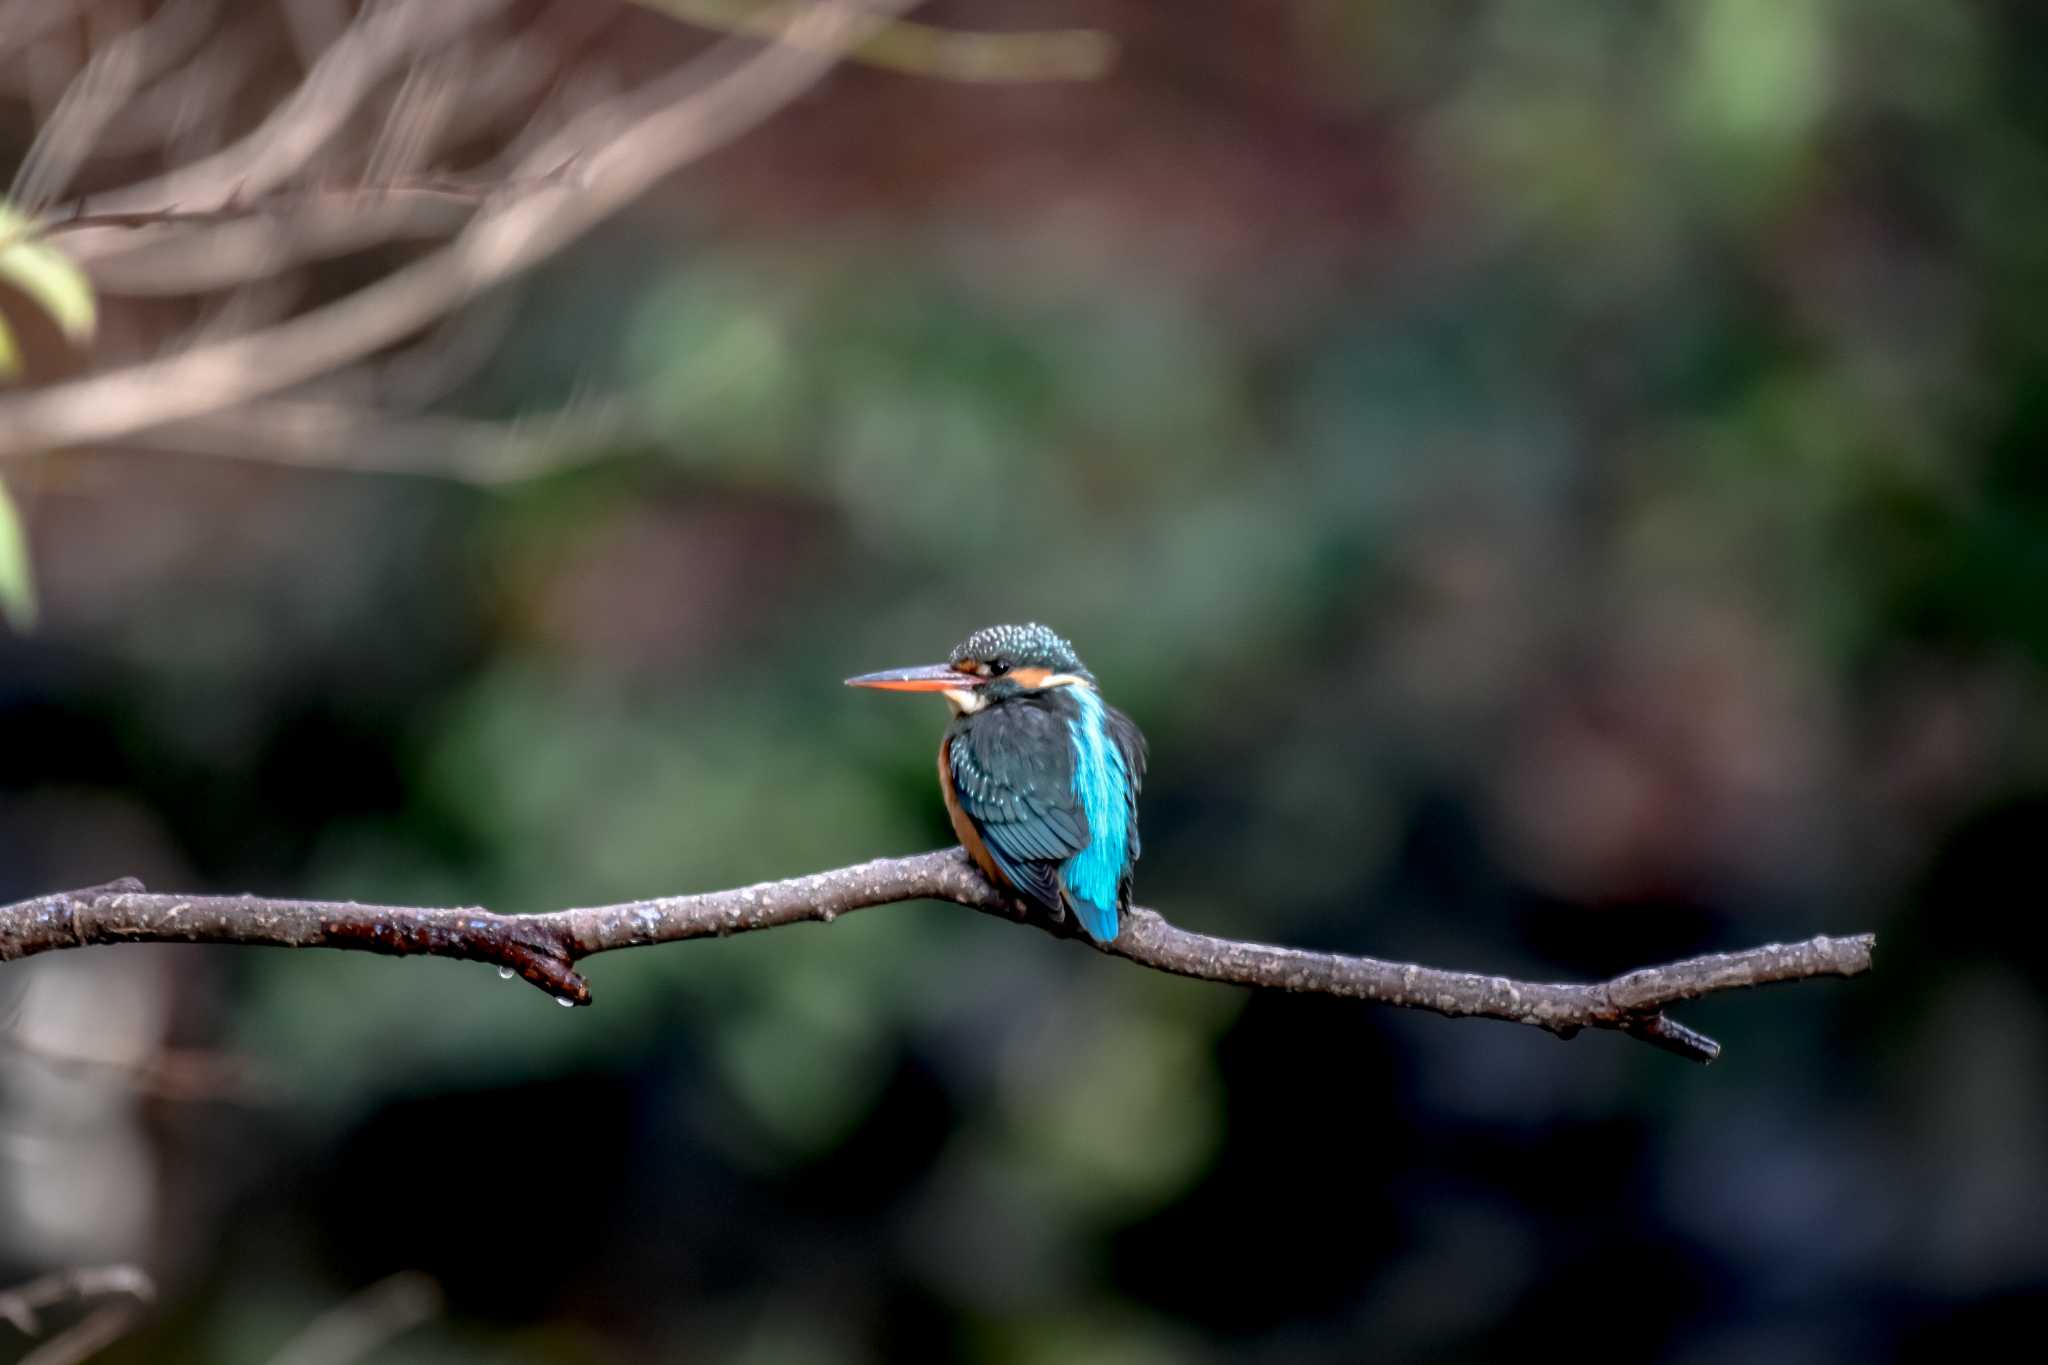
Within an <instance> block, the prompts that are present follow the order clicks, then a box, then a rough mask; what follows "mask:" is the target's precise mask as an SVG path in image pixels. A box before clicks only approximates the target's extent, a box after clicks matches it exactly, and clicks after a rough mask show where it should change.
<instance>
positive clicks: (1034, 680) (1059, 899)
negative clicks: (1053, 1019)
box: [846, 623, 1145, 943]
mask: <svg viewBox="0 0 2048 1365" xmlns="http://www.w3.org/2000/svg"><path fill="white" fill-rule="evenodd" d="M846 685H847V686H848V687H879V688H883V689H885V690H888V691H892V692H937V693H939V694H940V695H942V696H944V697H945V699H946V701H947V703H948V704H949V705H950V706H951V707H952V710H953V719H952V720H951V722H950V723H948V724H947V726H946V733H945V737H944V738H943V739H941V740H940V741H939V790H940V791H941V792H942V793H944V795H945V798H946V814H947V815H948V816H949V817H951V819H952V821H953V833H954V834H955V835H956V836H957V837H958V838H959V840H960V842H961V843H962V844H963V845H965V846H966V848H967V852H968V853H969V854H970V855H971V856H972V857H973V859H974V861H975V863H976V865H977V866H979V867H980V868H981V870H982V873H983V875H985V876H986V877H987V878H988V879H989V880H990V881H991V882H993V883H995V885H996V886H998V887H999V888H1002V889H1003V890H1006V891H1009V892H1011V893H1012V894H1015V895H1017V896H1020V897H1022V898H1023V899H1025V900H1026V901H1028V902H1030V903H1031V904H1033V905H1036V906H1037V907H1039V908H1040V909H1042V910H1044V911H1045V912H1047V913H1048V914H1050V915H1051V916H1052V917H1053V918H1054V919H1056V920H1058V919H1063V918H1064V917H1065V915H1066V914H1067V912H1069V911H1071V912H1072V913H1073V915H1074V918H1075V919H1076V920H1077V921H1079V922H1080V925H1081V927H1082V928H1083V929H1084V930H1086V931H1087V933H1088V936H1089V937H1090V938H1092V939H1094V940H1095V941H1096V942H1097V943H1108V942H1110V941H1111V940H1113V939H1115V938H1116V931H1117V917H1118V916H1119V914H1121V913H1122V911H1124V910H1125V909H1126V908H1128V907H1129V905H1130V901H1131V865H1132V864H1133V863H1135V862H1137V861H1138V787H1139V784H1140V783H1142V782H1143V781H1144V778H1145V736H1144V735H1142V734H1141V733H1139V731H1138V727H1137V725H1135V724H1134V723H1133V722H1132V720H1131V718H1130V717H1129V716H1127V715H1125V714H1124V713H1123V712H1121V711H1119V710H1117V709H1116V708H1115V707H1114V706H1111V705H1110V704H1109V703H1108V702H1105V701H1104V700H1103V699H1102V694H1101V693H1100V692H1099V691H1098V690H1097V689H1096V686H1095V675H1094V674H1093V673H1090V672H1089V671H1088V670H1087V669H1086V668H1084V667H1083V666H1082V664H1081V659H1080V656H1079V655H1077V654H1075V653H1074V647H1073V646H1072V645H1070V644H1068V643H1067V642H1066V641H1065V640H1063V639H1061V638H1060V637H1059V636H1058V635H1056V634H1054V633H1053V632H1052V631H1050V630H1048V629H1047V628H1046V627H1044V626H1041V625H1037V624H1035V623H1034V624H1031V625H1023V626H989V627H987V628H986V629H984V630H977V631H975V632H974V634H972V635H970V636H968V637H967V638H966V639H965V640H962V641H961V642H960V643H959V644H958V645H957V646H955V647H954V649H953V652H952V654H951V655H950V656H949V657H948V658H947V661H946V662H945V663H942V664H925V665H921V666H919V667H916V668H892V669H885V670H884V671H882V672H880V673H864V674H862V675H861V676H860V677H858V678H848V679H847V680H846Z"/></svg>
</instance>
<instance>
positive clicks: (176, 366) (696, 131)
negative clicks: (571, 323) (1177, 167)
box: [0, 0, 914, 456]
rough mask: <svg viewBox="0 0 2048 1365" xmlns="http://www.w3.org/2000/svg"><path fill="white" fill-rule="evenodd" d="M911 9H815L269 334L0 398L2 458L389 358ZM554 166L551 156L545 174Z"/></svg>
mask: <svg viewBox="0 0 2048 1365" xmlns="http://www.w3.org/2000/svg"><path fill="white" fill-rule="evenodd" d="M913 2H914V0H871V2H870V3H868V4H865V5H855V4H849V3H842V2H840V0H820V3H817V4H814V5H811V6H810V7H808V8H806V9H805V10H803V11H802V12H801V13H800V14H799V15H798V16H797V17H796V19H795V20H793V21H792V24H791V26H790V28H789V30H788V31H787V33H786V35H785V38H786V40H785V41H777V42H775V43H772V44H770V45H769V46H768V47H767V48H765V49H764V50H762V51H761V52H759V53H758V54H757V55H755V56H753V57H751V58H749V59H748V60H746V61H744V62H742V63H741V64H740V65H738V66H737V67H735V68H733V69H731V70H729V71H727V72H726V73H725V74H723V75H721V76H719V77H718V78H716V79H715V80H713V81H712V82H711V83H710V84H708V85H706V86H704V87H703V88H702V89H701V90H696V91H694V92H692V93H691V94H689V95H688V96H686V97H685V98H683V99H682V100H680V101H677V102H674V103H669V104H664V105H662V106H661V107H659V108H657V109H655V110H653V111H652V112H650V113H647V114H645V115H643V116H641V117H640V118H639V119H637V120H636V121H635V122H634V123H633V124H632V125H631V126H630V127H628V128H626V129H625V130H624V132H622V133H621V134H620V135H619V136H618V137H616V138H614V139H612V140H611V141H609V142H608V143H606V144H603V145H601V146H599V147H597V148H596V149H594V150H593V151H592V152H591V155H590V157H589V159H588V162H587V163H586V165H585V167H584V173H583V175H582V176H581V177H579V180H580V183H578V184H577V185H576V186H575V187H573V188H569V187H564V186H558V185H549V186H544V187H542V188H540V189H537V190H535V191H533V192H531V193H528V194H525V195H521V196H518V197H516V198H513V199H512V200H511V201H510V202H508V203H506V204H505V205H504V206H503V207H502V208H499V209H497V210H496V211H492V210H491V209H490V208H489V206H486V210H485V212H484V213H483V214H482V215H480V216H479V217H478V218H476V219H475V220H474V221H473V222H471V223H470V224H469V226H468V227H467V228H465V229H464V231H463V232H462V233H461V235H459V236H458V237H457V238H456V239H455V240H454V241H453V242H451V243H450V244H449V245H448V246H446V247H443V248H441V249H440V250H438V251H435V252H432V253H430V254H428V255H426V256H424V257H422V258H420V259H419V260H417V261H414V262H412V263H411V264H409V265H407V266H404V267H402V268H400V269H399V270H396V271H394V272H392V273H390V274H388V275H385V276H383V277H382V278H381V279H379V280H377V281H376V282H375V283H373V284H371V285H368V286H366V287H364V288H363V289H360V290H358V291H357V292H355V293H353V294H350V295H348V296H346V297H345V298H342V299H339V300H337V301H335V302H333V303H330V304H327V305H325V306H323V307H320V308H316V309H314V310H313V311H311V312H309V313H305V314H302V315H300V316H298V317H295V318H293V319H291V320H290V321H288V322H284V323H280V324H278V325H276V326H273V327H266V328H263V329H261V330H259V331H254V332H249V333H246V334H244V335H241V336H237V337H232V338H229V339H227V340H223V341H217V342H211V343H208V344H205V345H201V346H195V347H193V348H191V349H189V350H184V351H181V352H178V353H175V354H172V355H169V356H166V357H163V358H161V359H157V360H151V361H147V362H144V363H142V364H139V365H134V366H131V367H128V368H126V369H122V370H116V371H114V372H112V373H109V374H103V375H98V376H94V377H92V378H89V379H81V380H75V381H72V382H70V383H64V384H57V385H53V386H51V387H49V388H45V389H41V390H37V391H34V392H31V393H27V394H23V395H21V396H19V397H11V398H0V456H6V455H20V454H30V453H34V452H37V451H44V450H50V449H53V448H59V447H63V446H70V445H78V444H82V443H87V442H92V441H100V440H110V439H114V438H117V437H121V436H126V435H129V434H131V433H133V432H136V431H140V430H143V429H145V428H148V427H152V426H157V425H160V424H162V423H166V422H175V421H181V420H184V419H186V418H191V417H198V416H201V415H203V414H205V413H209V412H214V411H217V410H219V409H221V408H224V407H228V406H230V405H232V404H235V403H240V402H246V401H248V400H249V399H252V398H259V397H262V396H264V395H267V394H271V393H276V392H278V391H280V390H282V389H286V388H289V387H290V386H292V385H294V384H297V383H300V382H302V381H304V380H307V379H311V378H313V377H314V376H316V375H320V374H324V373H326V372H328V371H330V370H333V369H335V368H337V367H339V366H341V365H344V364H347V363H349V362H351V361H354V360H357V359H360V358H361V357H363V356H365V355H367V354H369V353H370V352H372V351H375V350H377V349H379V348H380V347H383V346H387V345H389V344H391V343H392V342H395V341H397V340H399V339H400V338H402V337H404V336H405V335H407V334H408V333H410V332H412V331H414V330H416V329H418V328H420V327H422V326H424V325H426V324H427V323H429V322H431V321H433V320H434V319H435V318H437V317H440V316H441V315H442V314H444V313H446V312H448V311H449V310H450V309H452V308H455V307H458V306H460V305H461V304H462V303H463V302H465V301H466V300H468V299H471V298H473V297H475V296H476V295H478V294H480V293H482V292H483V291H485V290H486V289H489V288H491V287H492V286H493V285H495V284H497V283H498V282H499V281H501V280H503V279H505V278H507V277H508V276H510V275H513V274H516V273H518V272H520V271H522V270H527V269H530V268H531V267H533V266H534V265H536V264H538V263H539V262H541V261H543V260H545V259H546V258H547V257H549V256H551V255H553V254H554V253H555V252H557V251H560V250H561V249H562V248H563V247H565V246H567V245H569V244H570V243H571V242H573V241H575V240H576V239H578V238H579V237H581V236H583V235H584V234H585V233H587V232H589V231H590V230H591V229H592V228H594V227H596V226H597V225H598V224H599V223H601V222H603V221H604V220H605V219H607V218H609V217H610V216H611V215H612V214H614V213H616V212H617V211H618V210H620V209H621V208H623V207H625V206H626V205H627V204H628V203H630V202H632V201H633V200H634V199H637V198H638V197H639V196H640V195H641V194H643V193H645V192H646V191H647V189H648V188H650V187H651V186H652V185H654V184H655V183H656V182H657V181H659V180H660V179H662V178H663V177H664V176H666V175H668V174H669V173H670V172H672V171H674V170H675V169H677V168H678V167H680V166H682V165H685V164H687V163H689V162H690V161H692V160H694V159H696V158H698V157H701V156H703V155H704V154H706V153H707V152H709V151H711V150H712V149H713V148H716V147H719V146H721V145H723V144H724V143H726V142H728V141H730V140H731V139H733V138H735V137H738V136H739V135H740V134H741V133H743V132H746V131H747V130H748V129H750V128H752V127H754V126H755V125H756V124H758V123H760V122H761V121H763V120H764V119H766V118H768V117H769V116H770V115H772V114H774V113H775V112H776V111H778V110H780V109H782V108H783V107H785V106H786V105H788V104H789V103H790V102H791V101H792V100H794V99H796V98H797V97H798V96H799V95H801V94H802V93H803V92H804V91H805V90H807V89H809V88H810V87H811V86H813V85H815V84H816V83H817V82H818V81H820V80H822V79H823V78H824V76H825V75H826V73H827V72H828V71H830V70H831V68H832V66H833V63H834V60H835V54H836V53H838V52H840V51H843V50H844V49H845V48H847V47H849V46H851V45H853V44H855V43H858V42H860V41H861V40H862V39H863V38H865V37H867V36H868V35H869V34H871V33H872V32H873V31H874V29H875V26H876V25H878V24H881V23H885V22H887V16H888V15H889V14H891V13H893V12H895V11H897V10H902V9H906V8H908V7H909V5H910V4H911V3H913ZM412 8H418V7H412ZM424 8H427V9H433V8H435V7H433V6H427V7H424ZM558 160H559V159H558V158H553V157H552V156H551V155H550V158H549V159H548V160H547V161H546V162H545V163H544V165H545V166H549V167H551V166H553V165H556V164H558ZM536 169H539V168H536ZM116 211H125V210H120V209H117V210H116Z"/></svg>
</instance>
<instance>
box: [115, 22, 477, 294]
mask: <svg viewBox="0 0 2048 1365" xmlns="http://www.w3.org/2000/svg"><path fill="white" fill-rule="evenodd" d="M510 3H511V0H436V3H434V4H430V5H417V4H407V5H375V6H370V7H367V8H365V9H364V11H363V13H362V16H361V17H360V18H359V19H358V20H357V21H356V22H355V23H354V24H353V25H351V26H350V27H349V29H348V31H347V32H346V33H344V34H343V35H342V36H341V37H340V38H338V39H336V40H335V42H334V43H333V44H332V45H331V46H330V47H329V48H328V49H327V51H326V52H325V53H324V54H323V55H322V56H321V58H320V60H319V61H318V62H315V63H314V64H313V67H312V69H311V70H309V71H308V72H307V73H306V79H305V80H304V81H302V82H300V84H299V87H298V89H297V90H295V91H293V93H292V95H291V96H290V97H289V98H288V99H286V100H285V101H284V102H283V103H282V104H280V105H278V107H277V109H276V110H275V111H274V112H273V113H272V114H271V116H270V117H269V118H268V119H266V120H264V122H263V123H262V124H261V125H259V126H258V127H257V128H256V129H255V130H254V131H252V132H250V133H249V134H248V135H247V136H246V137H243V138H241V139H239V140H238V141H236V142H235V143H234V144H232V145H231V146H228V147H224V148H222V149H221V150H220V151H218V152H215V153H214V154H212V155H211V156H208V157H204V158H202V159H201V160H199V161H196V162H193V163H191V164H190V165H186V166H181V167H178V168H177V169H176V170H173V171H170V172H168V173H166V174H164V175H160V176H156V177H154V178H152V179H149V180H145V181H141V182H138V183H136V184H133V185H127V186H124V187H122V188H120V189H114V190H109V191H107V192H106V193H104V194H101V195H97V196H95V198H96V200H97V201H98V203H99V204H100V207H101V208H102V209H103V210H105V211H106V212H109V213H142V212H148V211H150V210H153V209H159V208H162V207H164V206H166V205H179V204H214V203H221V202H225V201H228V200H230V199H233V198H235V197H237V196H240V197H243V198H248V197H253V196H261V195H264V194H267V193H269V192H270V191H271V190H273V189H276V188H277V187H278V186H280V185H283V184H285V183H286V182H287V181H289V180H290V179H291V177H292V176H294V175H295V174H297V173H298V172H299V171H300V170H302V169H303V168H304V167H305V166H306V164H307V163H308V162H309V161H311V160H312V158H313V157H314V156H315V155H316V154H317V153H318V152H319V151H320V149H321V148H322V147H324V146H325V145H326V144H327V142H328V140H329V139H331V138H332V137H334V136H335V134H337V133H339V132H340V131H341V130H342V129H343V128H344V127H346V126H347V125H348V121H349V119H350V118H352V117H353V116H354V114H355V112H356V110H357V109H358V108H360V107H361V105H362V102H363V101H364V100H365V99H367V98H368V97H369V95H370V94H371V93H372V92H373V91H375V90H376V89H377V87H378V86H379V85H380V84H381V83H382V82H383V80H384V78H385V77H386V76H388V75H390V74H391V73H392V72H394V71H396V70H397V69H398V68H400V67H402V66H404V65H405V64H406V63H408V62H411V61H414V60H417V59H418V58H419V57H420V56H421V55H422V54H424V53H429V52H432V51H434V50H436V49H437V48H439V47H440V46H441V45H442V44H444V43H447V42H450V41H453V40H454V39H456V38H458V37H459V36H461V35H462V34H463V33H466V32H468V31H469V30H471V29H473V28H475V27H476V26H477V25H479V24H481V23H483V22H485V21H486V20H488V19H491V18H493V17H495V16H496V15H497V14H499V13H500V12H501V11H503V10H504V9H505V8H507V6H508V5H509V4H510ZM83 249H85V250H86V251H87V252H88V254H89V253H90V248H89V247H88V248H83Z"/></svg>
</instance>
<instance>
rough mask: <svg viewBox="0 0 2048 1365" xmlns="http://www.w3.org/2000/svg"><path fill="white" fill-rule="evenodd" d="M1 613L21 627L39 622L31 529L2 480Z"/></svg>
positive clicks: (28, 626) (15, 626)
mask: <svg viewBox="0 0 2048 1365" xmlns="http://www.w3.org/2000/svg"><path fill="white" fill-rule="evenodd" d="M0 617H5V618H6V621H7V624H8V625H10V626H13V627H14V628H15V629H16V630H18V631H24V632H26V631H28V630H30V629H33V628H34V626H35V623H36V585H35V579H34V578H32V577H30V575H29V563H28V533H27V532H26V531H25V530H23V529H22V525H21V516H20V514H19V513H18V512H16V511H15V509H14V499H13V498H12V497H10V496H8V492H7V485H6V484H4V483H0Z"/></svg>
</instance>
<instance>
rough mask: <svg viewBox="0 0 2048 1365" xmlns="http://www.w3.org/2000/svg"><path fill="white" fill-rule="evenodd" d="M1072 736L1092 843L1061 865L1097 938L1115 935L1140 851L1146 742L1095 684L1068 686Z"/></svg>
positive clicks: (1077, 791)
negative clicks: (1140, 802) (1140, 801)
mask: <svg viewBox="0 0 2048 1365" xmlns="http://www.w3.org/2000/svg"><path fill="white" fill-rule="evenodd" d="M1066 700H1067V703H1068V706H1069V707H1070V708H1071V714H1070V715H1069V717H1068V734H1069V739H1070V742H1071V744H1072V746H1073V749H1074V769H1073V779H1072V784H1073V790H1074V795H1075V797H1076V798H1077V799H1078V800H1079V801H1080V804H1081V810H1082V814H1083V817H1084V819H1085V822H1086V828H1087V831H1088V843H1087V846H1086V847H1085V848H1083V849H1082V850H1080V852H1078V853H1077V854H1075V856H1074V857H1073V858H1072V859H1070V860H1069V861H1068V862H1067V864H1066V866H1065V867H1063V868H1061V869H1060V887H1061V889H1062V890H1063V891H1064V892H1065V893H1066V903H1067V904H1068V905H1070V906H1072V907H1073V910H1074V914H1075V916H1076V917H1077V918H1078V919H1079V920H1080V921H1081V924H1082V926H1083V927H1084V928H1086V929H1087V930H1088V933H1089V934H1090V935H1091V936H1092V937H1093V938H1095V940H1096V941H1097V942H1100V943H1107V942H1109V941H1110V940H1111V939H1114V938H1115V937H1116V933H1117V919H1118V916H1119V913H1120V912H1121V911H1122V910H1123V907H1124V905H1125V903H1126V902H1127V901H1128V900H1129V896H1130V881H1131V864H1132V862H1133V861H1135V860H1136V858H1137V856H1138V785H1139V783H1140V782H1141V781H1142V780H1143V778H1144V768H1145V760H1144V743H1145V741H1144V739H1143V737H1142V736H1140V735H1139V734H1138V727H1137V726H1135V725H1133V724H1131V721H1130V718H1129V717H1128V716H1125V715H1124V714H1123V713H1122V712H1120V711H1117V710H1115V709H1114V708H1113V707H1109V706H1105V705H1104V704H1103V702H1102V699H1101V698H1100V697H1098V696H1097V695H1096V694H1095V692H1094V690H1093V689H1092V688H1084V687H1076V688H1071V689H1069V690H1068V696H1067V698H1066Z"/></svg>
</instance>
